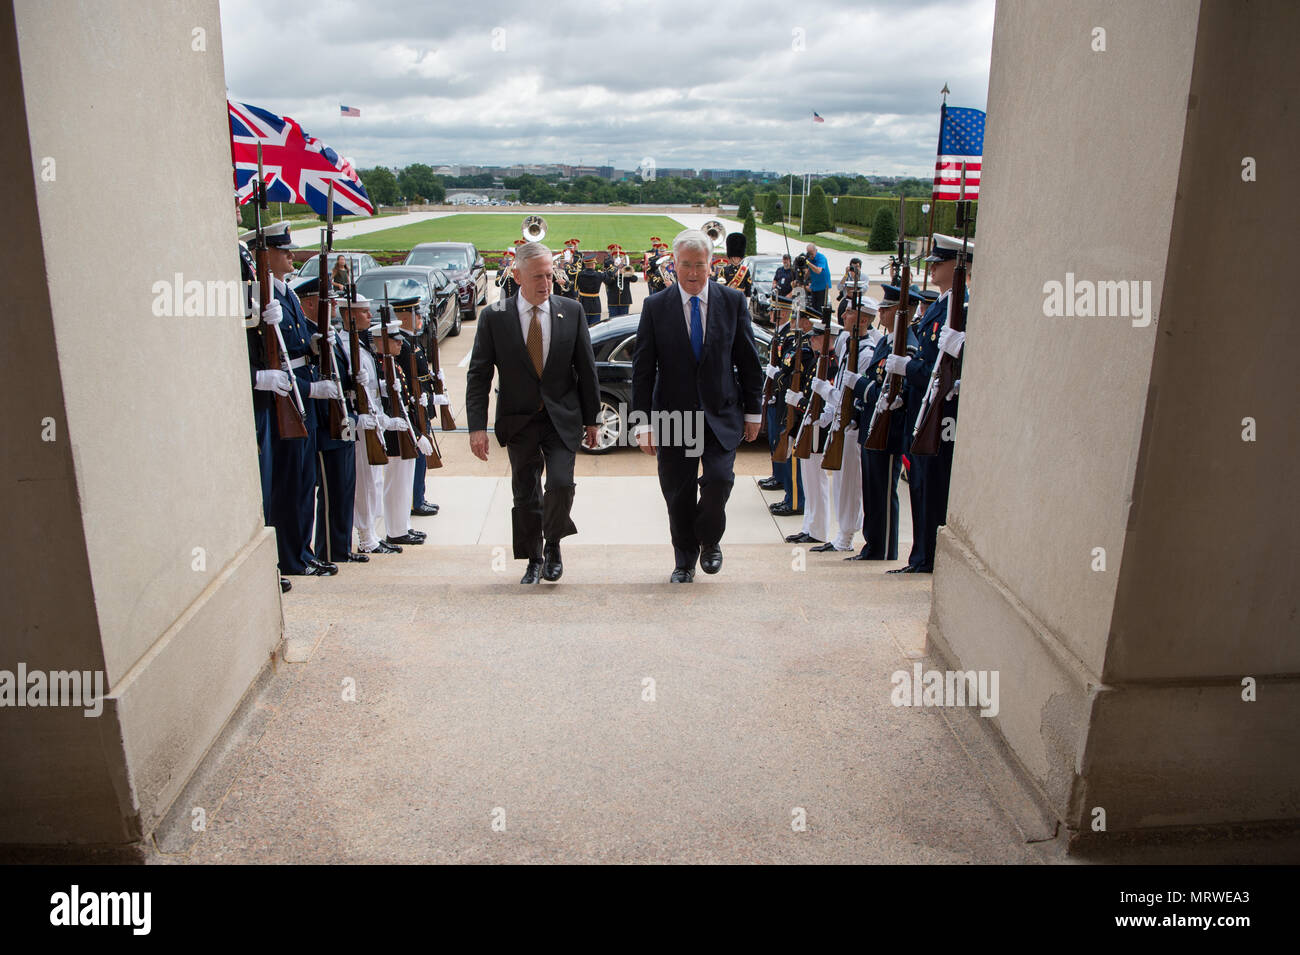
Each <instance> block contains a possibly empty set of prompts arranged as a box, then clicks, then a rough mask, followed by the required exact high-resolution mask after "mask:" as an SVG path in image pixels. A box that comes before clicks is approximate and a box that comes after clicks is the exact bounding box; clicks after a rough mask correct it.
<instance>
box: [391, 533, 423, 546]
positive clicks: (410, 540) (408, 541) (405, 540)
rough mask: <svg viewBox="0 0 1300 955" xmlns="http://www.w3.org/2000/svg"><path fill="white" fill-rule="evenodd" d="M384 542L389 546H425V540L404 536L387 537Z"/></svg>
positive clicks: (408, 535)
mask: <svg viewBox="0 0 1300 955" xmlns="http://www.w3.org/2000/svg"><path fill="white" fill-rule="evenodd" d="M384 542H385V543H387V544H423V543H424V538H423V537H412V536H411V535H410V534H403V535H402V536H401V537H385V538H384Z"/></svg>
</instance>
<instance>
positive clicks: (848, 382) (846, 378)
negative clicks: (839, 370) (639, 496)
mask: <svg viewBox="0 0 1300 955" xmlns="http://www.w3.org/2000/svg"><path fill="white" fill-rule="evenodd" d="M861 380H862V376H861V375H859V374H858V373H857V372H856V371H849V370H848V369H847V368H846V369H844V375H843V377H842V378H841V379H840V381H842V382H843V383H844V387H845V388H847V389H853V388H856V387H857V386H858V382H859V381H861Z"/></svg>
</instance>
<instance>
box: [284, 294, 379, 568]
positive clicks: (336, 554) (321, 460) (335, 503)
mask: <svg viewBox="0 0 1300 955" xmlns="http://www.w3.org/2000/svg"><path fill="white" fill-rule="evenodd" d="M345 285H346V282H345ZM292 287H293V291H294V294H295V295H297V296H298V301H299V303H300V304H301V305H302V309H303V312H304V314H306V315H309V316H312V318H314V317H315V316H317V315H318V314H319V312H318V311H317V309H318V308H319V305H320V279H319V278H317V277H311V278H305V279H300V280H299V281H297V282H295V283H294V284H293V286H292ZM332 304H333V303H331V305H332ZM331 311H332V308H331ZM308 320H309V321H311V319H308ZM313 327H315V323H314V322H313ZM322 333H324V335H323V336H322ZM322 348H329V349H330V350H331V354H332V356H333V366H334V370H335V372H336V374H337V376H338V382H337V384H338V385H339V387H340V388H341V390H342V394H340V395H339V397H338V398H337V399H334V398H331V399H330V402H333V403H337V404H340V405H341V407H340V412H341V414H342V417H343V421H344V426H343V433H342V435H341V436H340V437H338V438H335V437H333V436H332V435H331V433H330V410H329V402H326V403H323V404H322V405H320V406H319V407H318V409H317V415H316V533H315V545H314V547H313V548H312V552H313V553H314V554H315V556H316V559H317V560H320V561H323V562H325V563H335V564H338V563H348V562H355V563H365V562H366V561H367V560H369V559H370V558H368V557H367V556H366V555H365V554H354V553H352V517H353V514H354V513H355V509H356V501H355V494H356V486H357V468H356V451H355V450H354V447H353V446H354V445H355V444H356V441H355V440H354V436H355V428H356V417H355V414H354V412H353V410H352V409H351V408H349V407H348V406H347V399H346V393H347V392H348V391H351V390H352V389H353V382H352V373H351V370H350V362H349V360H348V355H347V354H346V352H345V350H344V349H343V345H342V342H341V341H340V340H339V337H338V335H337V333H336V332H335V331H334V328H333V327H332V325H329V326H327V327H326V328H323V329H321V328H318V329H317V330H316V331H315V332H314V333H313V334H312V351H313V352H315V353H316V354H317V355H319V354H320V351H321V349H322ZM319 367H320V366H319V363H318V364H317V368H318V370H319Z"/></svg>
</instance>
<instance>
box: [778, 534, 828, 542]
mask: <svg viewBox="0 0 1300 955" xmlns="http://www.w3.org/2000/svg"><path fill="white" fill-rule="evenodd" d="M785 542H786V543H787V544H820V543H821V542H822V539H821V538H820V537H813V536H812V535H811V534H805V533H804V532H803V531H800V532H799V533H798V534H790V535H788V536H787V537H786V539H785Z"/></svg>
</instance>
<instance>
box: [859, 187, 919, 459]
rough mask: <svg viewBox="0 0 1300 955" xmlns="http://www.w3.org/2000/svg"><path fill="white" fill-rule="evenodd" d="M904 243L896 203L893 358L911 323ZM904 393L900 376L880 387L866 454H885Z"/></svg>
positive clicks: (902, 346) (889, 378)
mask: <svg viewBox="0 0 1300 955" xmlns="http://www.w3.org/2000/svg"><path fill="white" fill-rule="evenodd" d="M906 241H907V240H906V239H905V238H904V237H903V215H902V200H901V199H900V200H899V216H898V261H899V262H901V263H902V266H901V271H900V272H899V278H900V281H899V283H898V309H897V311H895V312H894V352H893V353H894V354H895V355H906V354H907V326H908V323H909V321H910V319H909V317H908V314H907V313H908V310H909V309H910V308H911V306H912V302H911V295H910V294H909V289H910V288H911V287H912V270H911V262H910V260H909V258H908V256H907V250H906V248H905V247H904V244H905V242H906ZM902 390H903V376H902V375H886V376H885V380H884V382H883V384H882V385H881V387H880V391H881V394H882V395H884V406H883V410H882V408H881V404H880V402H879V401H877V402H876V407H875V408H873V409H872V410H871V424H870V425H869V426H868V428H867V440H866V443H865V444H864V447H865V448H866V449H867V450H868V451H884V450H885V448H886V447H887V445H888V444H889V425H890V421H891V420H892V419H893V415H894V412H893V411H891V410H890V405H892V404H893V403H894V399H895V398H897V397H898V393H899V392H900V391H902Z"/></svg>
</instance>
